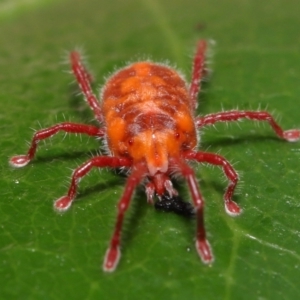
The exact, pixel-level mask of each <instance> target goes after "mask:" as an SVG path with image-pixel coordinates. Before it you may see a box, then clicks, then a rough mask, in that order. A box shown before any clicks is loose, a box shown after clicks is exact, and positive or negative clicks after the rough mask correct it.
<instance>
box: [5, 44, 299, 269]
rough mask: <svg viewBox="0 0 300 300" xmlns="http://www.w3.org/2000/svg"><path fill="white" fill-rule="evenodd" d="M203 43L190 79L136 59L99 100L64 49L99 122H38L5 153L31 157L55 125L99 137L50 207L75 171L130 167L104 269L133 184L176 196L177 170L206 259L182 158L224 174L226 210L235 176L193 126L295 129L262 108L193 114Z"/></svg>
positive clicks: (116, 247) (21, 160) (198, 210)
mask: <svg viewBox="0 0 300 300" xmlns="http://www.w3.org/2000/svg"><path fill="white" fill-rule="evenodd" d="M206 47H207V43H206V41H203V40H201V41H199V42H198V44H197V49H196V54H195V57H194V60H193V70H192V80H191V84H187V83H186V81H185V80H184V78H183V77H182V76H181V75H180V73H178V72H177V71H176V70H174V69H173V68H170V67H168V66H166V65H163V64H158V63H153V62H150V61H142V62H137V63H133V64H131V65H129V66H127V67H125V68H123V69H121V70H118V71H117V72H115V73H114V74H113V75H112V76H111V77H110V78H109V79H108V80H107V82H106V84H105V85H104V87H103V90H102V93H101V101H98V99H97V98H96V96H95V95H94V94H93V92H92V89H91V85H90V79H91V76H90V75H89V73H88V72H87V70H86V69H85V67H84V66H83V64H82V63H81V59H80V54H79V53H78V52H72V53H71V54H70V60H71V65H72V70H73V73H74V75H75V77H76V79H77V82H78V84H79V86H80V89H81V91H82V93H83V95H84V97H85V99H86V101H87V103H88V104H89V106H90V107H91V109H92V110H93V112H94V115H95V117H96V119H97V120H98V121H99V123H100V126H99V127H96V126H92V125H84V124H76V123H69V122H63V123H60V124H56V125H54V126H51V127H49V128H45V129H42V130H39V131H37V132H36V133H35V134H34V136H33V138H32V142H31V146H30V148H29V150H28V153H27V154H26V155H18V156H14V157H12V158H11V159H10V164H11V165H12V166H14V167H23V166H25V165H27V164H28V163H29V162H30V161H31V160H32V159H33V158H34V156H35V152H36V148H37V144H38V143H39V141H40V140H43V139H46V138H49V137H51V136H53V135H54V134H56V133H58V132H59V131H64V132H69V133H82V134H87V135H90V136H93V137H97V138H102V139H104V140H105V141H106V143H107V146H108V150H109V154H108V155H106V156H96V157H93V158H91V159H89V160H88V161H87V162H85V163H84V164H82V165H81V166H80V167H78V168H76V169H75V170H74V172H73V175H72V180H71V185H70V188H69V191H68V193H67V195H66V196H63V197H61V198H59V199H58V200H56V201H55V203H54V207H55V209H57V210H59V211H65V210H67V209H68V208H69V207H70V205H71V204H72V202H73V200H74V199H75V197H76V192H77V187H78V183H79V181H80V179H81V178H82V177H84V176H85V175H86V174H87V173H88V172H90V170H91V169H93V168H95V167H96V168H103V167H110V168H121V167H122V168H126V169H127V170H129V174H130V175H129V177H128V179H127V182H126V186H125V190H124V192H123V195H122V197H121V199H120V201H119V203H118V208H117V210H118V212H117V221H116V225H115V229H114V233H113V235H112V239H111V241H110V244H109V247H108V250H107V252H106V255H105V258H104V263H103V269H104V271H107V272H112V271H114V270H115V268H116V266H117V264H118V262H119V259H120V256H121V252H120V236H121V229H122V225H123V220H124V215H125V212H126V210H127V209H128V206H129V204H130V200H131V198H132V193H133V191H134V190H135V188H136V187H137V185H138V184H139V183H141V182H145V189H146V195H147V201H148V202H149V203H151V204H153V202H154V197H155V196H157V197H158V200H156V201H160V199H162V198H163V196H164V195H167V196H168V197H169V198H170V199H172V197H176V196H177V191H176V190H175V189H174V187H173V185H172V181H171V177H172V175H174V174H180V175H181V176H183V177H184V178H185V179H186V181H187V183H188V187H189V190H190V193H191V197H192V200H193V204H194V207H195V216H196V219H197V232H196V249H197V252H198V254H199V255H200V257H201V259H202V261H203V262H204V263H206V264H208V263H211V262H212V261H213V254H212V251H211V247H210V244H209V242H208V240H207V238H206V232H205V228H204V216H203V210H204V200H203V197H202V195H201V192H200V190H199V186H198V183H197V179H196V177H195V173H194V171H193V169H192V168H191V167H190V166H189V164H188V161H197V162H199V163H208V164H212V165H216V166H220V167H221V168H222V169H223V171H224V173H225V175H226V177H227V178H228V180H229V184H228V187H227V189H226V192H225V194H224V203H225V210H226V212H227V213H228V214H229V215H231V216H236V215H238V214H240V213H241V209H240V207H239V206H238V205H237V204H236V203H235V202H234V201H233V200H232V196H233V193H234V190H235V187H236V185H237V182H238V179H239V178H238V174H237V172H236V171H235V170H234V168H233V167H232V166H231V164H230V163H229V162H228V161H227V160H226V159H225V158H223V157H222V156H220V155H218V154H215V153H209V152H203V151H198V150H196V149H197V145H198V143H199V139H198V138H197V130H199V129H200V128H202V127H204V126H208V125H213V124H215V123H217V122H229V121H237V120H240V119H244V118H246V119H251V120H256V121H267V122H268V123H269V124H270V126H271V127H272V128H273V130H274V131H275V133H276V134H277V136H278V137H280V138H282V139H285V140H287V141H290V142H294V141H298V140H299V139H300V130H298V129H292V130H287V131H283V130H282V129H281V127H280V126H279V125H278V124H277V123H276V122H275V120H274V118H273V117H272V116H271V115H270V114H269V113H268V112H265V111H238V110H232V111H228V112H219V113H212V114H209V115H206V116H203V117H199V116H195V110H196V107H197V96H198V93H199V90H200V83H201V78H202V77H203V75H204V73H205V52H206Z"/></svg>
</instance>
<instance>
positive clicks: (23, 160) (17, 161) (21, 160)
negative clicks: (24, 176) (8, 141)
mask: <svg viewBox="0 0 300 300" xmlns="http://www.w3.org/2000/svg"><path fill="white" fill-rule="evenodd" d="M29 162H30V159H29V158H28V156H27V155H16V156H13V157H12V158H11V159H10V160H9V163H10V165H11V166H13V167H15V168H22V167H24V166H26V165H27V164H28V163H29Z"/></svg>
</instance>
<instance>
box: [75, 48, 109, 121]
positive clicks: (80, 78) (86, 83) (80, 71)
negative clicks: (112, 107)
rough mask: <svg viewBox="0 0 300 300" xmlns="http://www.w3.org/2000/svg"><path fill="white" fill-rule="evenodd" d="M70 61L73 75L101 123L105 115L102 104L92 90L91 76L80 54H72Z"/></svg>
mask: <svg viewBox="0 0 300 300" xmlns="http://www.w3.org/2000/svg"><path fill="white" fill-rule="evenodd" d="M70 61H71V66H72V71H73V74H74V76H75V78H76V80H77V82H78V85H79V87H80V89H81V91H82V93H83V95H84V97H85V99H86V101H87V103H88V104H89V106H90V107H91V109H92V110H93V112H94V115H95V118H96V119H97V120H98V121H99V122H102V121H103V115H102V111H101V108H100V102H99V101H98V99H97V97H96V96H95V95H94V93H93V91H92V88H91V84H90V82H91V75H90V74H89V73H88V72H87V70H86V69H85V67H84V66H83V64H82V63H81V59H80V54H79V53H78V52H76V51H73V52H71V54H70Z"/></svg>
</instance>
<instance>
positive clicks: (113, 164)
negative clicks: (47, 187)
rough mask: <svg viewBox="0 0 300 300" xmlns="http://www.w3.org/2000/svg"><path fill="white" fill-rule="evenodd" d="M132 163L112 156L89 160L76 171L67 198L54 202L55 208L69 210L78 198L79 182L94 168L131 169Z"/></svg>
mask: <svg viewBox="0 0 300 300" xmlns="http://www.w3.org/2000/svg"><path fill="white" fill-rule="evenodd" d="M130 166H131V161H130V160H129V159H127V158H118V157H111V156H96V157H93V158H91V159H90V160H88V161H87V162H86V163H84V164H83V165H81V166H80V167H78V168H77V169H75V171H74V172H73V175H72V180H71V185H70V188H69V191H68V194H67V195H66V196H63V197H61V198H59V199H57V200H56V201H55V202H54V208H55V209H57V210H58V211H65V210H67V209H68V208H69V207H70V206H71V204H72V202H73V200H74V199H75V197H76V193H77V186H78V183H79V181H80V180H81V178H82V177H84V176H85V175H87V173H89V172H90V171H91V169H92V168H94V167H97V168H103V167H110V168H119V167H130Z"/></svg>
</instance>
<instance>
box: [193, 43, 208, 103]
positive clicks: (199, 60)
mask: <svg viewBox="0 0 300 300" xmlns="http://www.w3.org/2000/svg"><path fill="white" fill-rule="evenodd" d="M205 51H206V41H204V40H201V41H199V42H198V44H197V50H196V54H195V57H194V61H193V70H192V81H191V86H190V97H191V100H192V105H193V106H194V108H196V107H197V104H198V102H197V97H198V93H199V91H200V88H201V78H202V76H203V74H204V72H205V69H204V67H205Z"/></svg>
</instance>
